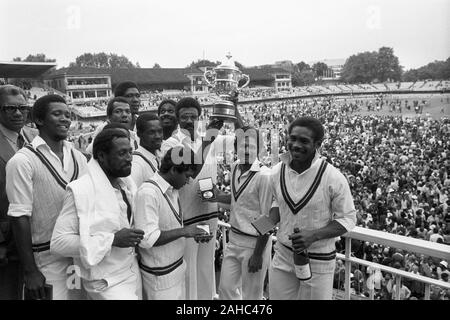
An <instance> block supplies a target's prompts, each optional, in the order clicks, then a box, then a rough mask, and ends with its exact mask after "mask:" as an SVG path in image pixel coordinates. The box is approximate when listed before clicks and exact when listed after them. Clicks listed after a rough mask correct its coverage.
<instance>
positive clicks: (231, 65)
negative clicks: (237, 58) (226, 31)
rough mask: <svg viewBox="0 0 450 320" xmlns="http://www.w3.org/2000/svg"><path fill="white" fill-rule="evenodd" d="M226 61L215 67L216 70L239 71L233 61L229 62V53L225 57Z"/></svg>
mask: <svg viewBox="0 0 450 320" xmlns="http://www.w3.org/2000/svg"><path fill="white" fill-rule="evenodd" d="M226 57H227V59H226V60H225V61H222V63H221V64H220V65H219V66H217V67H216V69H233V70H239V69H238V67H236V64H235V63H234V61H233V60H231V57H232V55H231V53H229V52H228V54H227V55H226Z"/></svg>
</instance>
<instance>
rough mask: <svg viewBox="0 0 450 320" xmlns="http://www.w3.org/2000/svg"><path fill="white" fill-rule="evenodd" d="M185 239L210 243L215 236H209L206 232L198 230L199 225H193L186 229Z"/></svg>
mask: <svg viewBox="0 0 450 320" xmlns="http://www.w3.org/2000/svg"><path fill="white" fill-rule="evenodd" d="M184 232H185V237H186V238H194V240H195V241H196V242H202V243H203V242H209V240H211V239H212V237H213V235H212V234H208V233H207V232H206V231H205V230H203V229H200V228H197V224H191V225H189V226H186V227H184Z"/></svg>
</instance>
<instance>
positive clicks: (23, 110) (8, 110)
mask: <svg viewBox="0 0 450 320" xmlns="http://www.w3.org/2000/svg"><path fill="white" fill-rule="evenodd" d="M2 110H3V111H5V112H6V113H8V114H14V113H16V111H17V110H19V111H20V112H21V113H27V112H29V111H30V107H29V106H27V105H20V106H14V105H4V106H3V107H2Z"/></svg>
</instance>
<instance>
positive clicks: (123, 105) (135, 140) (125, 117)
mask: <svg viewBox="0 0 450 320" xmlns="http://www.w3.org/2000/svg"><path fill="white" fill-rule="evenodd" d="M106 118H107V119H106V121H105V122H104V123H102V124H101V125H99V126H98V127H97V129H96V130H95V132H94V133H93V135H92V142H91V143H90V144H89V145H88V146H87V148H86V152H87V153H88V154H91V155H92V147H93V144H94V139H95V137H96V136H97V135H98V134H99V133H100V132H101V131H102V130H103V129H104V127H105V126H106V125H108V124H110V123H121V124H123V125H124V126H126V127H127V128H128V130H129V135H130V139H131V141H130V143H131V147H132V149H133V150H136V149H137V148H138V146H139V137H138V136H137V135H136V132H134V131H132V130H131V129H130V128H131V119H132V118H131V109H130V105H129V103H128V100H127V99H125V98H124V97H115V98H112V99H110V100H109V102H108V106H107V107H106Z"/></svg>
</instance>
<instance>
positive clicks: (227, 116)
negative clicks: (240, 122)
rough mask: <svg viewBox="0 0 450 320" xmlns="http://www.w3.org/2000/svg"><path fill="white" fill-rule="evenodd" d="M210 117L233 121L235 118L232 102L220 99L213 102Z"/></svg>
mask: <svg viewBox="0 0 450 320" xmlns="http://www.w3.org/2000/svg"><path fill="white" fill-rule="evenodd" d="M211 117H214V118H216V119H219V120H223V121H231V122H234V121H236V120H237V117H236V107H235V106H234V103H233V102H231V101H227V100H220V101H217V102H216V103H214V105H213V110H212V113H211Z"/></svg>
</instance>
